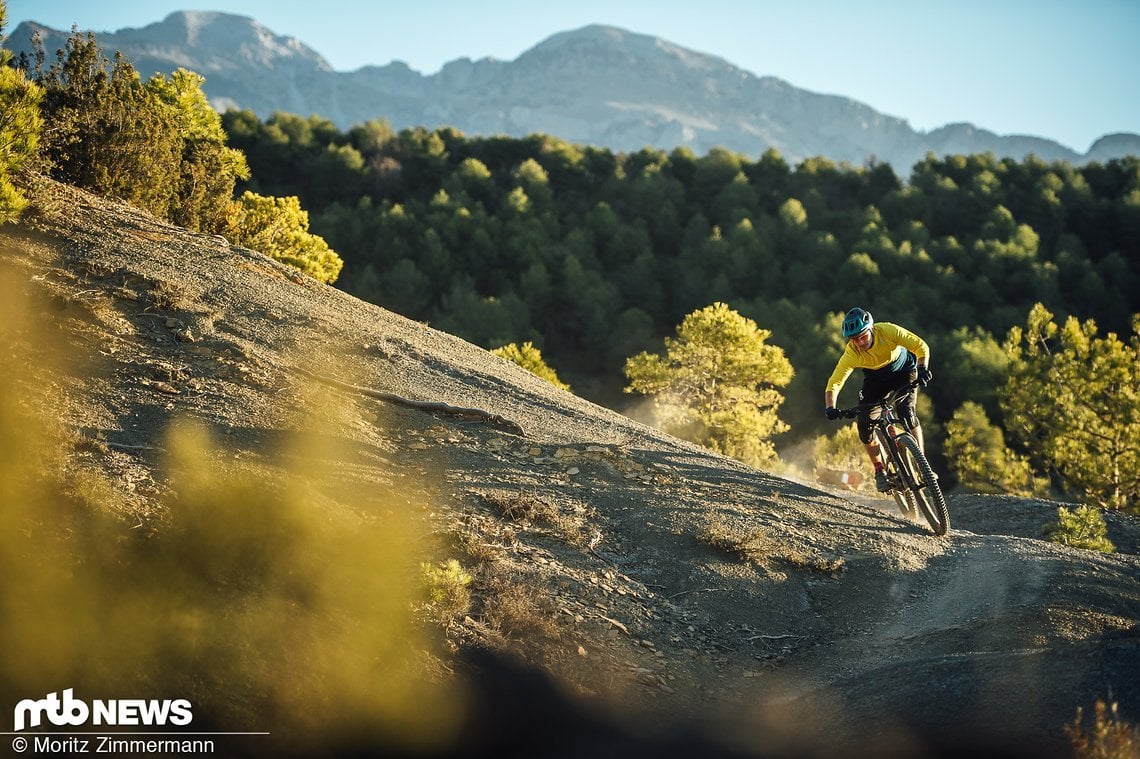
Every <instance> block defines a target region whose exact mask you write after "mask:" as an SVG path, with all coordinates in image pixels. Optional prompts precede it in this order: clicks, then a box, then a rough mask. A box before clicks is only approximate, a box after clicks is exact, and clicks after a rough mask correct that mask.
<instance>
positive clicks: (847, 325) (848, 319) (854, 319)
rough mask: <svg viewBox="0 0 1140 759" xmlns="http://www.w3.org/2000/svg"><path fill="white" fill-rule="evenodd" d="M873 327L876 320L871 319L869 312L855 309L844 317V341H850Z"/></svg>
mask: <svg viewBox="0 0 1140 759" xmlns="http://www.w3.org/2000/svg"><path fill="white" fill-rule="evenodd" d="M873 326H875V320H874V319H872V318H871V313H870V312H869V311H864V310H863V309H861V308H853V309H851V310H850V311H848V312H847V315H846V316H844V317H843V339H844V340H849V339H851V338H852V337H855V335H858V334H859V333H860V332H865V331H866V330H869V329H870V328H871V327H873Z"/></svg>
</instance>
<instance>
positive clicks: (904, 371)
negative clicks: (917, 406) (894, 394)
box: [855, 349, 918, 443]
mask: <svg viewBox="0 0 1140 759" xmlns="http://www.w3.org/2000/svg"><path fill="white" fill-rule="evenodd" d="M904 350H905V349H904ZM917 379H918V361H917V359H915V357H914V354H913V353H911V352H910V351H907V352H906V357H905V359H904V361H903V364H902V366H901V367H900V368H898V369H894V368H891V367H887V368H885V369H864V370H863V387H862V388H860V389H859V402H860V403H870V402H872V401H878V400H882V399H883V398H885V397H886V396H887V394H888V393H890V392H891V391H892V390H898V389H899V388H902V387H906V386H907V385H909V384H910V383H912V382H914V381H915V380H917ZM917 397H918V391H917V390H911V391H910V392H909V393H907V394H906V395H905V396H904V397H903V399H902V400H901V401H899V404H898V405H897V406H895V413H896V415H897V416H898V418H899V419H900V420H902V423H903V426H904V427H906V428H907V429H908V430H913V429H914V428H915V427H917V426H918V414H917V413H915V410H914V402H915V399H916V398H917ZM872 411H874V413H875V416H876V417H877V416H878V410H877V409H867V410H864V411H861V412H859V416H858V418H857V419H856V420H855V425H856V427H858V429H859V439H860V440H861V441H863V442H864V443H870V442H871V415H872Z"/></svg>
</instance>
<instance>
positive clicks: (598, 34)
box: [8, 11, 1140, 172]
mask: <svg viewBox="0 0 1140 759" xmlns="http://www.w3.org/2000/svg"><path fill="white" fill-rule="evenodd" d="M37 28H38V29H40V30H41V34H42V35H43V39H44V44H45V47H46V48H47V49H48V50H49V51H50V50H55V49H57V48H62V47H63V43H64V41H65V40H66V35H65V34H64V33H62V32H58V31H54V30H50V29H47V28H46V27H43V26H42V25H38V24H34V23H32V22H22V23H21V24H20V25H19V26H17V27H16V29H15V30H14V32H13V33H12V35H11V37H10V38H9V40H8V44H9V46H10V47H11V48H12V49H13V50H15V51H16V52H17V53H19V52H26V51H29V50H30V48H31V46H30V41H29V40H30V38H31V34H32V32H33V31H34V30H35V29H37ZM95 37H96V39H97V40H98V41H99V44H100V45H101V47H103V48H104V50H105V52H107V51H112V50H121V51H122V52H123V54H124V55H125V56H126V57H127V58H128V59H130V60H131V61H132V62H133V63H134V64H135V66H136V68H137V69H138V70H139V72H140V74H142V75H143V76H149V75H151V74H153V73H164V74H168V73H170V71H172V70H173V69H174V68H175V67H177V66H183V67H186V68H190V69H192V70H195V71H197V72H198V73H200V74H202V75H204V76H205V77H206V83H205V85H204V86H203V89H204V91H205V92H206V94H207V96H208V97H209V98H210V101H211V103H212V104H213V105H214V107H215V108H217V109H219V110H225V109H227V108H248V109H249V110H252V111H253V112H254V113H256V114H257V115H258V116H259V117H260V118H268V117H269V116H270V115H271V114H272V113H273V112H274V111H285V112H290V113H296V114H298V115H302V116H308V115H310V114H316V115H318V116H321V117H323V118H328V119H329V120H331V121H332V122H334V123H335V124H336V125H337V126H338V128H340V129H342V130H347V129H348V128H351V127H352V126H355V125H356V124H359V123H363V122H364V121H367V120H369V119H374V118H386V119H388V121H389V123H391V124H392V126H393V127H394V128H396V129H403V128H409V127H417V126H424V127H428V128H437V127H443V126H450V127H454V128H456V129H459V130H460V131H462V132H464V133H465V134H471V135H487V136H489V135H495V134H505V135H507V136H511V137H521V136H525V135H527V134H532V133H536V132H540V133H545V134H551V135H554V136H557V137H559V138H562V139H564V140H567V141H568V142H574V143H580V144H593V145H597V146H600V147H606V148H610V149H612V150H615V151H620V152H632V151H636V150H640V149H642V148H644V147H653V148H656V149H663V150H671V149H673V148H676V147H687V148H689V149H692V150H693V151H694V152H696V153H698V154H703V153H706V152H707V151H708V150H710V149H712V148H714V147H723V148H726V149H729V150H732V151H734V152H740V153H743V154H746V155H753V156H756V155H759V154H761V153H762V152H763V151H764V150H766V149H768V148H775V149H777V150H779V151H780V152H781V154H782V155H783V156H784V157H785V159H786V160H789V161H791V162H799V161H800V160H803V159H804V158H807V157H813V156H817V155H822V156H826V157H828V158H830V159H832V160H835V161H842V162H848V163H852V164H855V165H861V164H864V163H867V162H868V161H878V162H886V163H890V164H892V165H893V166H895V168H896V170H897V171H900V172H905V170H906V169H909V167H910V166H912V165H913V164H914V163H915V162H916V161H918V160H921V159H922V158H923V156H924V155H925V154H926V153H927V152H934V153H935V154H938V155H942V154H945V153H948V152H953V153H985V152H993V153H994V154H995V155H997V156H1000V157H1005V156H1009V157H1013V158H1017V159H1022V158H1024V157H1025V156H1026V155H1028V154H1030V153H1032V154H1034V155H1036V156H1037V157H1038V158H1040V159H1043V160H1046V161H1054V160H1060V161H1068V162H1072V163H1079V162H1082V161H1088V160H1108V159H1111V158H1119V157H1122V156H1124V155H1136V154H1140V135H1134V134H1127V133H1124V134H1114V135H1105V136H1103V137H1102V138H1100V139H1098V140H1097V141H1096V142H1094V143H1093V145H1092V146H1090V148H1089V150H1088V151H1087V152H1086V153H1083V154H1082V153H1078V152H1077V151H1075V150H1073V149H1071V148H1069V147H1067V146H1064V145H1061V144H1059V143H1057V142H1055V141H1053V140H1050V139H1047V138H1043V137H1035V136H1031V135H997V134H995V133H994V132H991V131H988V130H986V129H984V128H980V127H976V126H974V125H972V124H965V123H960V124H947V125H945V126H943V127H939V128H937V129H934V130H931V131H929V132H922V131H919V130H915V129H913V128H912V127H911V126H910V125H909V123H908V122H907V121H906V120H905V119H904V118H900V117H897V116H891V115H887V114H883V113H880V112H878V111H876V110H875V109H873V108H871V107H870V106H868V105H866V104H863V103H860V102H858V101H855V100H852V99H850V98H847V97H844V96H841V95H829V94H820V93H815V92H811V91H808V90H804V89H799V88H797V87H795V86H793V85H791V84H789V83H788V82H786V81H784V80H781V79H778V78H776V77H771V76H758V75H756V74H753V73H751V72H748V71H745V70H744V69H741V68H739V67H737V66H735V65H734V64H732V63H731V62H729V61H727V60H725V59H723V58H719V57H717V56H713V55H709V54H705V53H700V52H697V51H692V50H688V49H686V48H683V47H680V46H678V45H675V44H673V43H671V42H668V41H667V40H663V39H661V38H657V37H651V36H648V35H643V34H637V33H634V32H630V31H626V30H623V29H619V28H617V27H612V26H604V25H588V26H585V27H582V28H580V29H577V30H571V31H566V32H559V33H557V34H554V35H552V36H550V37H548V38H546V39H545V40H543V41H540V42H539V43H538V44H536V45H535V46H533V47H531V48H529V49H528V50H526V51H524V52H523V53H522V54H520V55H519V56H518V57H517V58H516V59H514V60H513V61H500V60H497V59H494V58H481V59H479V60H474V61H473V60H471V59H469V58H459V59H456V60H453V61H449V62H448V63H446V64H445V65H444V66H443V67H441V69H440V70H439V71H438V72H436V73H434V74H429V75H424V74H422V73H420V72H418V71H416V70H414V69H412V68H410V67H409V66H408V65H407V64H406V63H403V62H400V61H393V62H390V63H388V64H385V65H369V66H362V67H360V68H358V69H356V70H354V71H350V72H337V71H334V70H333V69H332V67H331V65H329V63H328V61H327V60H325V59H324V58H323V57H322V56H321V55H320V54H319V53H317V52H316V51H315V50H313V49H312V48H310V47H308V46H307V45H305V44H304V43H303V42H301V41H300V40H298V39H296V38H294V37H284V36H280V35H276V34H274V33H273V32H272V31H271V30H269V29H267V28H266V27H264V26H262V25H261V24H259V23H258V22H257V21H256V20H254V19H252V18H248V17H245V16H236V15H232V14H225V13H217V12H197V11H179V12H175V13H172V14H170V15H169V16H167V18H166V19H164V20H163V21H161V22H156V23H154V24H151V25H148V26H146V27H143V28H141V29H124V30H120V31H118V32H112V33H97V34H96V35H95ZM218 40H223V41H224V42H225V44H222V43H220V42H218Z"/></svg>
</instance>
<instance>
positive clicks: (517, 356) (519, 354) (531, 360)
mask: <svg viewBox="0 0 1140 759" xmlns="http://www.w3.org/2000/svg"><path fill="white" fill-rule="evenodd" d="M491 353H494V354H495V355H496V356H499V357H500V358H505V359H507V360H508V361H513V362H514V363H516V364H518V365H519V366H521V367H522V368H523V369H526V370H527V371H528V372H530V373H531V374H533V375H534V376H536V377H538V378H540V379H544V380H546V381H547V382H549V383H550V384H552V385H554V386H555V387H557V388H561V389H562V390H569V389H570V386H569V385H567V384H566V383H565V382H563V381H562V380H560V379H558V374H557V373H556V372H555V371H554V370H553V369H551V368H550V367H549V366H547V364H546V362H545V361H543V360H542V351H540V350H539V349H538V348H536V347H534V343H532V342H530V341H529V340H528V341H527V342H525V343H523V344H522V345H521V346H520V345H519V344H518V343H509V344H507V345H504V346H502V347H501V348H495V349H494V350H493V351H491Z"/></svg>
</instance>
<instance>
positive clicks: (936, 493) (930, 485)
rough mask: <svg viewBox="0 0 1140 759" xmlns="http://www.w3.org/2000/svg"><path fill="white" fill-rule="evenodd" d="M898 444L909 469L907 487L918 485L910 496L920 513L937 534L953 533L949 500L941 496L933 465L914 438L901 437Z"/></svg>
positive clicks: (912, 489)
mask: <svg viewBox="0 0 1140 759" xmlns="http://www.w3.org/2000/svg"><path fill="white" fill-rule="evenodd" d="M898 442H899V454H900V455H901V457H902V464H903V466H904V467H906V469H907V472H906V475H907V476H906V480H907V485H908V486H909V485H911V484H913V485H914V486H915V487H913V488H911V493H913V495H914V500H915V502H916V503H917V504H918V509H919V511H921V512H922V515H923V516H924V517H926V521H927V522H928V523H930V528H931V529H932V530H934V534H935V535H945V534H946V533H947V532H949V531H950V511H949V510H948V509H947V508H946V498H945V496H943V495H942V488H941V486H940V485H939V484H938V478H937V477H935V476H934V470H933V469H932V468H931V466H930V462H929V461H927V459H926V455H925V454H924V453H923V452H922V449H921V448H919V446H918V441H917V440H915V439H914V436H913V435H910V434H903V435H899V438H898Z"/></svg>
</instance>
